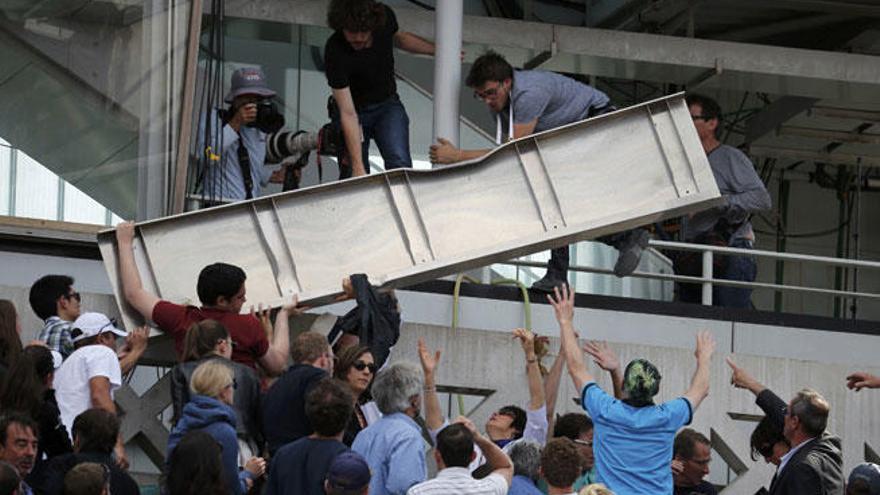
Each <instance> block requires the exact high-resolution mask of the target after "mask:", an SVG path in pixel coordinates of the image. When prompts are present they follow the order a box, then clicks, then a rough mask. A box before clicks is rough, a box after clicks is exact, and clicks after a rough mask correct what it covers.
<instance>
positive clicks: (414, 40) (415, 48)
mask: <svg viewBox="0 0 880 495" xmlns="http://www.w3.org/2000/svg"><path fill="white" fill-rule="evenodd" d="M394 46H396V47H397V48H400V49H401V50H403V51H405V52H410V53H414V54H416V55H434V48H435V47H434V43H433V42H432V41H428V40H426V39H425V38H422V37H421V36H419V35H416V34H413V33H410V32H409V31H398V32H396V33H394Z"/></svg>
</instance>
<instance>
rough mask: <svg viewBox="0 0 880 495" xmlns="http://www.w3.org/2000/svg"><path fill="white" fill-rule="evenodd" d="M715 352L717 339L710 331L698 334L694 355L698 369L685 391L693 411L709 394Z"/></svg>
mask: <svg viewBox="0 0 880 495" xmlns="http://www.w3.org/2000/svg"><path fill="white" fill-rule="evenodd" d="M714 352H715V339H713V338H712V334H711V333H709V332H700V333H698V334H697V349H696V350H695V351H694V356H695V357H696V358H697V370H696V371H694V377H693V378H692V379H691V386H690V387H689V388H688V389H687V392H685V393H684V396H685V398H686V399H687V400H688V401H689V402H690V403H691V411H692V412H693V411H696V410H697V408H698V407H700V404H701V403H702V402H703V399H705V398H706V396H707V395H709V366H710V365H711V364H712V353H714Z"/></svg>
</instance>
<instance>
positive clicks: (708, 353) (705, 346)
mask: <svg viewBox="0 0 880 495" xmlns="http://www.w3.org/2000/svg"><path fill="white" fill-rule="evenodd" d="M714 353H715V339H714V338H713V337H712V334H711V333H710V332H708V331H705V330H704V331H702V332H699V333H697V348H696V349H695V350H694V356H695V357H696V358H697V361H701V360H707V361H708V360H711V359H712V354H714Z"/></svg>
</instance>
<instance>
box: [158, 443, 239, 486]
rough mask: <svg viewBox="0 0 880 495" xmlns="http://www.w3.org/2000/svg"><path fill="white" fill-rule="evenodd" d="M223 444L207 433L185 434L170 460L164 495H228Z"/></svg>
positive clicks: (172, 452)
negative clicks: (224, 475)
mask: <svg viewBox="0 0 880 495" xmlns="http://www.w3.org/2000/svg"><path fill="white" fill-rule="evenodd" d="M221 456H222V451H221V449H220V444H219V443H217V440H214V437H212V436H211V435H209V434H207V433H205V432H204V431H199V430H196V431H191V432H189V433H187V434H186V435H184V437H183V438H182V439H181V440H180V443H178V444H177V447H175V448H174V450H172V451H171V454H170V455H169V457H168V466H169V468H168V472H167V473H165V479H164V491H163V493H164V494H165V495H202V494H204V495H226V494H227V490H226V485H225V484H224V481H223V463H222V461H221V458H222V457H221Z"/></svg>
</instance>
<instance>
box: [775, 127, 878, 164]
mask: <svg viewBox="0 0 880 495" xmlns="http://www.w3.org/2000/svg"><path fill="white" fill-rule="evenodd" d="M776 134H777V135H779V136H798V137H805V138H811V139H822V140H824V141H833V142H835V143H858V144H880V134H862V133H859V132H849V131H838V130H834V129H814V128H812V127H799V126H783V127H780V128H779V130H777V131H776ZM878 158H880V157H878Z"/></svg>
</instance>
